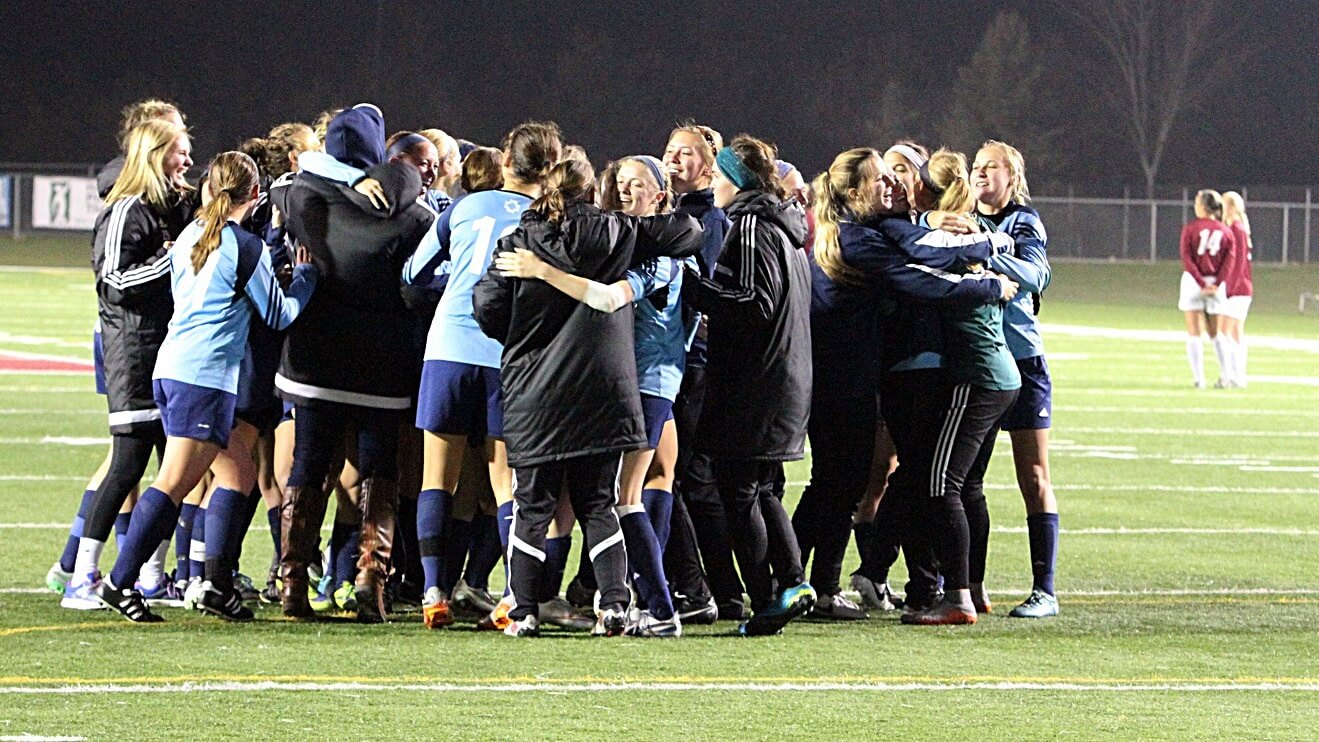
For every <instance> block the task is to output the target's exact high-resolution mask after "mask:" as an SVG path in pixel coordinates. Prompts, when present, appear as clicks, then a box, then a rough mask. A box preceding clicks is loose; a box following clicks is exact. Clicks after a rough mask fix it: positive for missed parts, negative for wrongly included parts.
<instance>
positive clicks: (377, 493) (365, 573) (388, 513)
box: [357, 477, 398, 623]
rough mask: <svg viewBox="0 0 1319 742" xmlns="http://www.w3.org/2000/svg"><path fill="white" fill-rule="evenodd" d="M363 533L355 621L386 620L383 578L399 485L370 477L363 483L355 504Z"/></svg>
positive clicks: (385, 574)
mask: <svg viewBox="0 0 1319 742" xmlns="http://www.w3.org/2000/svg"><path fill="white" fill-rule="evenodd" d="M358 506H359V507H360V508H361V511H362V534H361V538H360V540H359V547H358V549H359V552H358V553H359V555H360V556H359V558H358V560H357V620H358V622H360V623H381V622H383V621H384V620H385V579H386V578H387V577H388V576H389V557H390V554H391V553H392V552H393V550H394V523H395V516H396V514H397V512H398V483H397V482H392V481H390V480H388V479H377V478H375V477H371V478H369V479H363V480H362V493H361V496H360V499H359V501H358Z"/></svg>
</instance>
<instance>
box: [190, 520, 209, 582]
mask: <svg viewBox="0 0 1319 742" xmlns="http://www.w3.org/2000/svg"><path fill="white" fill-rule="evenodd" d="M204 574H206V508H205V507H198V508H197V512H195V513H194V514H193V516H192V537H191V538H190V539H189V541H188V577H189V579H191V578H193V577H196V578H197V579H201V577H202V575H204Z"/></svg>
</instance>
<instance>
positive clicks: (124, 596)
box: [96, 577, 165, 623]
mask: <svg viewBox="0 0 1319 742" xmlns="http://www.w3.org/2000/svg"><path fill="white" fill-rule="evenodd" d="M96 599H97V600H99V601H101V602H102V603H104V604H105V605H106V606H108V607H110V608H113V609H115V610H116V611H119V615H121V616H123V617H124V618H126V619H128V620H129V621H132V622H133V623H160V622H162V621H164V620H165V619H163V618H161V617H160V616H157V615H156V614H154V613H152V612H151V608H150V606H148V605H147V599H146V598H144V597H142V593H139V592H138V591H136V590H134V589H132V588H125V589H122V590H121V589H119V588H117V587H115V586H114V585H111V584H110V578H108V577H107V578H106V579H104V580H101V583H100V584H99V585H97V586H96Z"/></svg>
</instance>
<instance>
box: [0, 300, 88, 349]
mask: <svg viewBox="0 0 1319 742" xmlns="http://www.w3.org/2000/svg"><path fill="white" fill-rule="evenodd" d="M31 309H32V307H29V306H24V310H31ZM91 329H92V328H91V327H88V328H87V332H88V335H89V337H90V333H91ZM0 343H3V344H6V345H48V346H52V347H55V348H79V349H81V350H91V348H92V341H91V340H68V339H65V338H55V337H48V336H45V335H15V334H13V333H11V332H7V331H5V330H0ZM75 360H76V359H75Z"/></svg>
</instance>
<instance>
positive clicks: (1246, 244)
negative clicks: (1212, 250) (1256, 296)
mask: <svg viewBox="0 0 1319 742" xmlns="http://www.w3.org/2000/svg"><path fill="white" fill-rule="evenodd" d="M1230 229H1231V230H1232V251H1233V260H1232V275H1230V276H1228V277H1227V295H1228V296H1250V295H1252V294H1253V293H1254V291H1255V284H1254V280H1253V278H1252V276H1251V270H1250V268H1251V266H1250V263H1251V261H1252V260H1254V257H1253V256H1252V255H1251V253H1250V247H1251V246H1250V235H1248V234H1246V230H1244V229H1242V228H1241V222H1237V223H1236V224H1233V225H1232V226H1231V227H1230Z"/></svg>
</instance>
